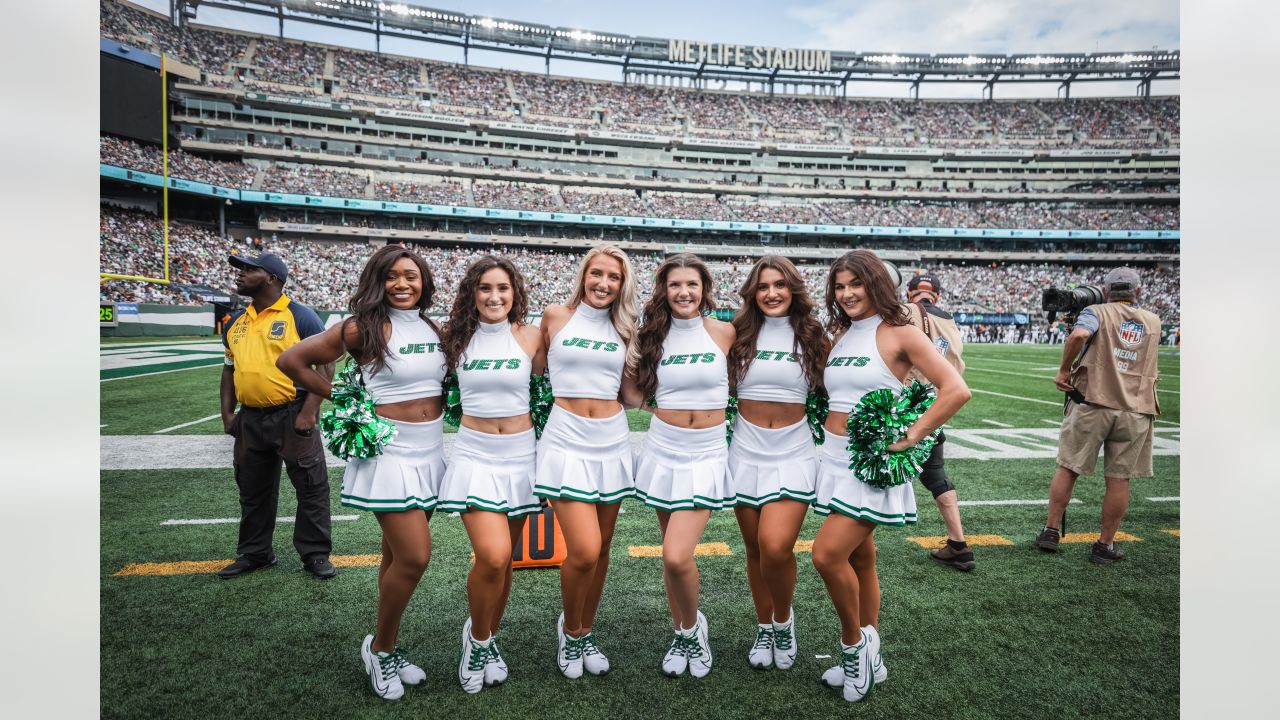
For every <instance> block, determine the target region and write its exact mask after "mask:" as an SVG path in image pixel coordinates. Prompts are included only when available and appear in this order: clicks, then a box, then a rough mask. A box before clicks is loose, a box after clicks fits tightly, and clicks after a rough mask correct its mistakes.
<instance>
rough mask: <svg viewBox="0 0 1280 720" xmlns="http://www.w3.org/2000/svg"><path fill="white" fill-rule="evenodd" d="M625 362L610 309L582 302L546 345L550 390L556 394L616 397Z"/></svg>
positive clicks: (580, 396) (561, 395)
mask: <svg viewBox="0 0 1280 720" xmlns="http://www.w3.org/2000/svg"><path fill="white" fill-rule="evenodd" d="M626 361H627V346H626V345H625V344H624V343H623V342H622V337H621V336H619V335H618V331H617V330H616V329H615V328H614V327H613V321H612V320H610V319H609V309H608V308H605V309H603V310H601V309H599V308H593V307H591V306H590V305H588V304H586V303H585V302H583V303H579V304H578V307H577V309H576V310H574V312H573V316H572V317H570V318H569V321H568V322H566V323H565V324H564V327H562V328H560V332H558V333H556V336H555V337H554V338H552V340H551V347H549V348H547V367H549V368H550V369H551V390H552V392H554V393H555V396H556V397H563V398H592V399H595V400H617V399H618V388H619V387H620V386H621V385H622V367H623V365H625V364H626Z"/></svg>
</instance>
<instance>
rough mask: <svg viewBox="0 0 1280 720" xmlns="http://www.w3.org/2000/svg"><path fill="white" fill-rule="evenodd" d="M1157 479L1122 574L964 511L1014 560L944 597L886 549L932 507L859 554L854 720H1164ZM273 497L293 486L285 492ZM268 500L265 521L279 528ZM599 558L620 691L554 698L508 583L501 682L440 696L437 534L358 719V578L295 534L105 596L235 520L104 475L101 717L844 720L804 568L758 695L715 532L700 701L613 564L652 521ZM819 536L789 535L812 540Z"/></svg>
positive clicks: (365, 580) (645, 576) (1081, 522)
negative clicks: (587, 715)
mask: <svg viewBox="0 0 1280 720" xmlns="http://www.w3.org/2000/svg"><path fill="white" fill-rule="evenodd" d="M1156 468H1157V477H1156V478H1154V479H1152V480H1147V481H1142V482H1138V483H1136V484H1135V488H1137V489H1136V492H1135V493H1134V496H1135V499H1134V502H1133V505H1132V506H1131V508H1130V513H1129V516H1128V517H1127V518H1126V521H1125V524H1124V530H1125V531H1126V532H1130V533H1132V534H1135V535H1137V536H1139V537H1141V538H1142V539H1143V540H1142V542H1135V543H1131V544H1130V545H1129V550H1130V553H1131V555H1130V558H1129V559H1128V560H1126V561H1125V562H1124V563H1122V564H1119V565H1115V566H1112V567H1107V568H1101V567H1095V566H1092V565H1090V564H1089V563H1088V562H1086V554H1087V551H1088V546H1087V545H1068V546H1064V550H1063V552H1061V553H1060V554H1058V555H1056V556H1055V555H1044V554H1042V553H1040V552H1038V551H1037V550H1035V548H1034V546H1033V545H1032V544H1031V540H1032V538H1033V537H1034V534H1035V532H1036V531H1037V530H1038V528H1039V526H1040V524H1041V523H1042V522H1043V513H1044V510H1043V508H1039V507H971V508H966V509H965V511H964V516H965V521H966V525H967V527H968V530H969V532H970V533H996V534H1002V535H1005V536H1008V537H1010V538H1011V539H1014V540H1015V541H1016V543H1017V544H1016V545H1014V546H1010V547H982V548H978V550H977V559H978V569H977V570H976V571H975V572H973V573H969V574H962V573H958V572H955V571H952V570H948V569H945V568H940V567H938V566H936V565H934V564H933V563H932V561H930V560H929V559H928V558H927V557H926V555H925V551H924V550H923V549H920V548H919V547H918V546H916V545H915V544H913V543H909V542H907V541H906V540H905V539H904V538H905V537H907V536H910V535H932V534H941V532H942V529H941V523H940V521H939V520H938V517H937V513H936V510H935V509H934V508H933V505H932V502H931V501H930V498H929V496H928V495H927V493H918V494H917V496H918V500H919V502H920V508H921V523H920V525H918V526H915V527H913V528H907V529H881V530H879V531H877V533H876V537H877V544H878V546H879V550H880V561H879V566H880V576H881V582H882V586H883V593H884V605H883V609H882V614H881V627H882V634H883V637H884V642H885V662H886V665H887V666H888V667H889V669H890V680H889V681H888V682H887V683H886V684H885V685H884V686H883V687H881V688H878V689H877V690H876V692H875V694H874V695H873V696H872V699H871V701H870V702H868V703H866V704H865V705H862V706H860V707H858V708H857V709H856V712H858V713H860V714H861V715H863V716H865V717H885V718H889V717H904V716H905V717H966V718H985V717H991V718H996V717H1000V718H1006V717H1026V718H1042V717H1046V716H1050V715H1058V714H1062V713H1064V712H1065V713H1068V714H1071V715H1079V716H1089V717H1117V718H1119V717H1124V718H1142V717H1150V718H1163V717H1170V716H1172V715H1173V714H1175V713H1176V712H1177V708H1178V640H1177V638H1178V573H1177V568H1178V543H1179V540H1178V539H1177V538H1175V537H1173V536H1171V535H1168V534H1166V533H1163V532H1161V531H1162V530H1164V529H1172V528H1177V527H1178V507H1177V504H1176V503H1152V502H1148V501H1146V500H1145V499H1144V498H1145V497H1146V496H1148V495H1161V496H1164V495H1177V494H1178V482H1177V459H1176V458H1157V459H1156ZM950 471H951V473H952V474H953V475H954V476H955V478H956V480H957V482H958V483H960V485H961V488H962V493H963V495H962V497H967V498H975V499H976V498H998V497H1027V496H1036V497H1043V496H1044V493H1045V488H1046V487H1047V483H1048V478H1049V475H1050V473H1051V472H1052V461H1050V460H1037V461H1023V462H1019V463H1016V464H1015V463H1005V464H1003V466H997V465H996V464H993V463H985V462H978V461H956V462H953V463H952V464H951V466H950ZM331 477H332V478H333V480H334V482H333V486H334V489H333V492H334V498H333V506H334V508H335V510H334V512H335V514H359V515H360V519H359V520H357V521H354V522H336V523H334V533H333V538H334V546H335V551H336V552H338V553H341V554H364V553H374V552H377V549H378V537H379V535H378V530H377V526H376V523H375V522H374V521H373V520H372V518H371V517H370V516H368V515H367V514H364V513H359V512H358V511H353V510H349V509H346V508H339V506H338V503H337V485H338V478H339V473H338V472H337V471H336V470H333V471H331ZM286 483H287V481H286ZM285 487H286V490H285V491H284V493H283V498H282V500H283V502H282V514H288V513H289V512H290V511H291V509H292V501H291V499H290V498H291V492H290V491H289V490H288V489H287V488H288V486H287V484H286V486H285ZM1100 493H1101V489H1100V482H1099V481H1097V480H1091V479H1088V478H1084V479H1081V481H1080V483H1079V486H1078V487H1077V497H1079V498H1080V499H1081V500H1083V501H1084V504H1083V505H1081V506H1073V508H1072V510H1071V516H1070V521H1071V524H1072V527H1071V528H1070V529H1071V530H1073V531H1077V530H1078V531H1088V530H1095V531H1096V528H1097V513H1098V500H1099V497H1100ZM625 507H626V510H627V512H626V513H625V514H624V515H622V516H621V517H620V519H619V525H618V533H617V537H616V539H615V543H614V548H615V550H614V563H613V566H612V571H611V574H610V580H609V586H608V589H607V591H606V596H605V601H604V604H603V609H602V611H601V613H600V620H599V622H598V623H597V631H596V632H597V635H598V636H599V638H600V639H601V642H602V643H603V647H604V648H605V650H606V652H608V653H609V654H610V656H611V658H612V660H613V663H614V666H615V670H614V671H613V672H612V673H611V674H610V675H609V676H607V677H605V678H599V679H596V678H586V679H582V680H578V681H572V682H571V681H568V680H565V679H563V678H561V677H560V676H559V675H558V673H557V671H556V669H555V665H554V659H553V656H554V652H555V644H554V642H555V641H554V633H553V624H554V621H555V617H556V615H557V613H558V611H559V605H558V598H559V595H558V584H557V583H558V575H557V573H556V572H555V571H554V570H522V571H520V572H519V573H518V574H517V577H516V584H515V589H514V591H513V594H512V601H511V604H510V607H509V610H508V612H507V616H506V619H505V621H504V630H503V633H502V637H503V641H504V642H503V647H504V653H505V655H506V658H507V661H508V663H509V665H510V666H511V673H512V677H511V680H510V681H509V682H508V684H507V685H506V686H505V687H502V688H500V689H496V690H486V691H484V692H482V693H481V694H480V695H479V696H476V697H472V696H467V695H466V694H464V693H463V692H462V691H461V690H460V689H459V688H458V686H457V682H456V679H455V673H456V660H457V654H458V648H457V647H456V645H457V638H456V636H457V634H458V629H459V628H460V627H461V625H462V622H463V620H465V617H466V610H465V607H466V605H465V591H464V586H465V576H466V573H467V570H468V567H469V560H468V558H469V553H470V548H469V546H468V544H467V540H466V535H465V533H464V532H463V530H462V525H461V522H460V521H458V520H457V519H456V518H450V517H447V516H443V515H441V516H438V517H436V518H435V519H434V520H433V522H432V532H433V536H434V550H433V555H432V563H431V567H430V569H429V570H428V573H427V575H426V577H425V578H424V580H423V583H422V585H421V586H420V588H419V590H418V592H417V594H416V595H415V597H414V600H413V603H412V604H411V606H410V608H409V611H408V613H407V615H406V619H405V622H404V626H403V629H402V639H403V642H404V643H405V644H406V646H407V647H408V648H409V650H410V653H411V657H412V658H413V659H414V660H415V661H417V662H418V663H419V664H420V665H422V666H423V667H424V668H425V669H426V670H427V673H428V675H429V679H428V681H427V686H426V687H421V688H410V689H409V690H408V693H407V695H406V697H405V698H404V699H403V700H401V701H400V702H398V703H386V702H384V701H381V700H378V699H377V698H375V697H373V696H372V694H371V693H370V692H369V691H368V689H367V687H366V686H365V680H364V676H363V674H362V671H361V668H360V665H359V654H358V648H359V642H360V639H361V638H362V637H363V636H364V634H365V633H367V632H370V631H371V629H372V623H373V618H374V602H375V598H376V587H375V586H376V577H377V571H376V568H348V569H343V570H341V571H340V574H339V576H338V577H337V578H336V579H334V580H332V581H329V582H319V581H316V580H314V579H312V578H311V577H310V576H308V575H307V574H305V573H304V572H303V571H302V570H301V566H300V563H299V560H298V558H297V556H296V555H295V554H294V552H293V550H292V546H291V544H290V533H291V530H292V526H290V525H281V526H279V531H278V532H277V536H276V543H275V545H276V552H277V554H278V556H279V558H280V564H279V565H278V566H277V567H275V568H273V569H270V570H266V571H262V572H259V573H255V574H253V575H250V576H247V577H245V578H243V579H239V580H236V581H233V582H224V581H220V580H218V579H217V578H215V577H214V576H212V575H188V576H172V577H112V573H114V572H116V571H118V570H119V569H120V568H121V567H123V566H124V565H126V564H128V563H131V562H139V561H174V560H206V559H219V558H229V557H231V556H232V555H233V554H234V546H235V542H236V528H235V526H234V525H216V526H161V525H160V523H161V522H162V521H163V520H165V519H169V518H183V517H228V516H234V515H235V514H236V492H235V486H234V483H233V482H232V480H231V474H230V471H212V470H204V471H168V472H104V473H103V493H102V528H101V530H102V595H101V609H102V638H101V642H102V675H101V677H102V688H101V690H102V700H103V704H102V709H103V714H104V715H105V716H107V717H137V716H143V715H145V716H163V717H197V716H203V715H206V714H208V713H210V712H213V713H214V714H216V715H245V716H254V717H267V716H288V717H305V716H323V717H348V716H373V715H379V716H381V715H390V714H393V713H401V714H403V713H404V712H426V713H430V714H431V715H432V716H436V717H452V716H462V717H489V718H506V717H512V718H515V717H521V716H525V715H528V714H529V713H530V712H532V711H531V708H533V707H537V708H538V710H537V711H536V714H537V715H538V716H546V717H580V716H581V715H582V714H583V713H584V712H599V713H602V714H607V715H609V716H616V717H675V716H680V717H750V716H753V715H752V711H751V710H750V709H749V707H748V706H747V702H748V701H749V702H751V703H756V704H759V705H760V706H761V707H766V708H767V707H772V708H786V712H787V713H788V714H790V715H792V716H794V717H816V716H818V715H819V714H821V713H829V712H850V711H852V710H850V709H849V708H847V707H846V705H845V704H844V703H843V702H842V701H840V700H838V699H837V698H836V697H835V695H834V694H833V693H830V692H828V691H826V690H824V689H823V688H821V687H819V686H818V684H817V682H816V678H817V675H818V674H819V673H821V671H822V670H823V669H825V668H826V667H827V664H828V661H825V660H817V659H815V658H814V655H815V654H832V653H833V652H834V651H835V650H836V645H835V642H836V638H837V634H838V632H839V628H838V624H837V622H836V618H835V614H834V611H833V610H832V608H831V604H830V601H829V600H828V599H827V597H826V594H825V591H824V589H823V586H822V583H821V581H820V579H819V578H818V576H817V574H816V572H815V571H814V570H813V567H812V565H811V564H810V562H809V555H807V554H801V555H800V556H799V559H800V562H799V581H798V587H797V593H796V598H797V599H796V608H795V609H796V618H797V627H798V633H797V634H798V638H799V642H800V648H801V654H800V659H799V661H798V662H797V665H796V667H795V668H793V669H792V670H791V671H788V672H785V673H782V672H763V673H762V672H756V671H752V670H750V669H749V668H748V667H747V665H746V661H745V656H746V652H747V649H748V647H749V645H750V641H751V640H752V638H753V634H752V633H753V630H754V622H755V620H754V617H753V612H752V608H751V604H750V600H749V596H748V594H747V592H746V579H745V573H744V570H743V567H742V542H741V539H740V537H739V535H738V533H737V528H736V525H735V523H734V520H733V516H732V514H731V513H728V512H723V513H716V514H715V516H714V517H713V520H712V522H711V523H710V525H709V526H708V528H707V531H706V533H705V535H704V541H707V542H712V541H721V542H726V543H728V544H729V546H730V548H731V549H732V550H733V555H732V556H731V557H704V558H700V559H699V561H698V564H699V566H700V568H701V571H702V575H703V599H702V604H703V607H704V609H705V612H706V613H707V616H708V618H709V622H710V626H711V628H712V633H711V637H712V642H713V648H714V649H715V651H716V653H717V655H716V665H715V668H714V670H713V671H712V674H711V676H710V677H709V678H707V679H705V680H702V681H694V680H692V679H689V678H681V679H678V680H672V679H668V678H665V677H663V676H662V675H660V674H659V672H658V668H657V666H658V663H659V661H660V659H661V656H662V653H663V651H664V650H665V646H664V643H665V641H666V640H667V630H666V628H667V627H668V624H669V623H668V620H667V615H666V602H665V599H664V595H663V592H662V581H661V566H660V562H661V561H660V560H658V559H656V558H631V557H629V556H627V553H626V548H627V547H628V546H629V545H637V544H644V545H647V544H657V543H658V542H659V535H658V528H657V523H656V520H655V518H654V516H653V513H652V512H651V511H649V510H648V509H646V508H644V507H643V506H641V505H640V504H639V503H636V502H634V501H628V502H627V503H626V505H625ZM819 524H820V518H818V517H816V516H813V515H811V516H810V517H809V518H808V519H807V521H806V522H805V526H804V529H803V530H802V532H801V538H802V539H811V538H812V537H813V536H814V534H815V533H816V531H817V528H818V526H819Z"/></svg>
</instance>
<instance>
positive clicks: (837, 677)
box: [822, 625, 889, 688]
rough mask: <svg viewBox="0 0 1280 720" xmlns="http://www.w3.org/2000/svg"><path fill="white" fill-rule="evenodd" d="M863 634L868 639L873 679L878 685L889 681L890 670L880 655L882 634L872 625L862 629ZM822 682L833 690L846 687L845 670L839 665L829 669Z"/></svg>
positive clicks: (823, 675)
mask: <svg viewBox="0 0 1280 720" xmlns="http://www.w3.org/2000/svg"><path fill="white" fill-rule="evenodd" d="M862 634H863V636H864V637H866V638H867V654H868V655H869V656H870V658H871V677H873V678H875V681H876V684H877V685H879V684H880V683H882V682H884V681H885V680H888V679H889V669H888V668H886V667H885V665H884V658H883V657H882V656H881V654H880V633H879V632H877V631H876V629H875V628H873V627H871V626H870V625H868V626H866V627H864V628H862ZM822 682H823V683H825V684H826V685H829V686H831V687H833V688H838V687H842V686H843V685H844V668H843V667H841V666H839V665H837V666H835V667H833V668H828V669H827V671H826V672H824V673H822Z"/></svg>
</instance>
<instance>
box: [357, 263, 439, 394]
mask: <svg viewBox="0 0 1280 720" xmlns="http://www.w3.org/2000/svg"><path fill="white" fill-rule="evenodd" d="M406 257H407V258H409V259H410V260H412V261H413V264H414V265H417V266H418V272H420V273H422V296H421V297H419V298H418V315H419V316H420V317H421V318H422V319H423V320H426V321H427V324H429V325H430V326H431V329H432V330H435V331H436V334H437V335H439V334H440V327H439V326H438V325H436V323H435V321H434V320H432V319H431V318H429V317H427V309H428V308H430V307H431V302H432V300H433V298H434V297H435V294H436V283H435V280H434V279H433V278H432V277H431V268H428V267H427V263H426V261H424V260H423V259H422V258H421V257H419V256H418V254H417V253H415V252H414V251H412V250H410V249H409V248H406V247H401V246H399V245H387V246H386V247H382V248H379V249H378V250H377V252H375V253H374V254H373V255H371V256H370V257H369V259H368V261H366V262H365V264H364V269H363V270H361V271H360V280H359V282H358V283H357V284H356V291H355V294H353V295H352V296H351V299H350V300H349V301H348V302H347V309H348V310H350V311H351V317H349V318H347V319H345V320H343V321H342V324H343V328H342V329H343V335H344V336H345V334H346V324H347V323H349V322H354V323H355V324H356V330H358V331H359V333H360V340H359V342H358V343H357V345H356V346H355V347H353V348H350V350H351V351H352V354H353V355H354V356H355V357H356V359H357V360H358V361H359V362H361V363H364V364H367V365H372V369H371V373H370V374H375V373H377V372H379V371H381V370H382V369H383V368H385V367H386V366H387V358H389V357H391V350H390V349H389V348H388V347H387V339H386V337H385V333H384V329H385V328H386V327H387V324H388V323H390V322H391V314H390V313H388V312H387V308H388V307H390V305H389V304H388V303H387V285H386V284H387V274H388V273H390V272H391V267H392V266H393V265H395V264H396V261H398V260H399V259H400V258H406Z"/></svg>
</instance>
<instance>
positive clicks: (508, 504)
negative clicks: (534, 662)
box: [440, 255, 546, 693]
mask: <svg viewBox="0 0 1280 720" xmlns="http://www.w3.org/2000/svg"><path fill="white" fill-rule="evenodd" d="M527 313H528V296H527V294H526V292H525V282H524V277H523V276H522V275H521V274H520V271H519V270H517V269H516V267H515V265H513V264H512V263H511V261H510V260H508V259H507V258H499V257H493V256H492V255H484V256H482V257H480V258H479V259H478V260H476V261H475V262H473V263H471V265H470V267H468V268H467V272H466V274H465V276H464V277H463V278H462V282H461V283H460V284H459V286H458V295H457V297H456V298H455V299H454V303H453V310H452V311H451V312H450V314H449V324H448V326H447V327H446V328H445V340H444V354H445V360H446V363H447V365H448V367H449V368H450V369H451V370H452V371H453V372H454V373H456V374H457V377H458V388H459V391H460V394H461V398H462V424H461V426H460V427H459V428H458V435H457V439H456V441H455V442H454V446H453V454H452V456H451V458H450V461H449V469H448V471H447V472H446V473H445V476H444V480H443V481H442V483H441V488H440V508H441V509H442V510H445V511H447V512H457V513H461V514H462V524H463V525H464V526H465V527H466V530H467V536H468V537H469V538H470V539H471V548H472V550H474V551H475V565H474V566H473V567H472V568H471V574H470V575H468V576H467V604H468V607H469V609H470V613H471V614H470V616H469V617H468V618H467V621H466V623H465V624H463V626H462V658H461V660H460V661H459V663H458V681H459V682H460V683H461V684H462V689H463V690H465V691H467V692H468V693H478V692H480V690H481V689H482V688H483V687H485V686H491V685H496V684H498V683H501V682H503V681H504V680H506V679H507V665H506V662H505V661H504V660H503V659H502V654H501V652H500V651H499V649H498V644H497V640H496V639H495V637H494V635H495V633H497V631H498V625H499V623H500V621H501V620H502V614H503V611H505V610H506V607H507V598H508V597H509V596H510V594H511V576H512V573H511V552H512V548H513V547H514V546H515V544H516V543H517V542H518V540H519V537H520V532H521V530H522V529H523V527H524V523H525V519H526V518H525V516H526V515H529V514H530V513H535V512H538V510H539V509H540V508H539V501H538V498H536V497H534V495H533V468H534V458H535V444H534V443H535V439H534V431H533V420H532V419H531V418H530V416H529V378H530V373H541V372H542V370H543V368H544V367H545V365H546V349H545V346H544V345H543V342H542V334H541V333H540V332H539V331H538V328H536V327H533V326H532V325H528V324H526V323H525V317H526V315H527Z"/></svg>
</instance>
